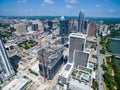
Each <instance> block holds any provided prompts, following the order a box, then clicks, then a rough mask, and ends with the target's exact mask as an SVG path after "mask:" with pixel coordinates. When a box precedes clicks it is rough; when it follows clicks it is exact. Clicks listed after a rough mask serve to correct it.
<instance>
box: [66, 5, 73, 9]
mask: <svg viewBox="0 0 120 90" xmlns="http://www.w3.org/2000/svg"><path fill="white" fill-rule="evenodd" d="M65 8H69V9H71V8H73V7H72V6H71V5H66V6H65Z"/></svg>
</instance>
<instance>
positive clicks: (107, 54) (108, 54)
mask: <svg viewBox="0 0 120 90" xmlns="http://www.w3.org/2000/svg"><path fill="white" fill-rule="evenodd" d="M113 55H114V56H115V57H116V58H120V54H116V53H106V54H105V56H113Z"/></svg>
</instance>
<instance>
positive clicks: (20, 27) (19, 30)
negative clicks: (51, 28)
mask: <svg viewBox="0 0 120 90" xmlns="http://www.w3.org/2000/svg"><path fill="white" fill-rule="evenodd" d="M26 33H27V26H26V25H25V24H22V23H21V24H16V35H18V36H21V35H25V34H26Z"/></svg>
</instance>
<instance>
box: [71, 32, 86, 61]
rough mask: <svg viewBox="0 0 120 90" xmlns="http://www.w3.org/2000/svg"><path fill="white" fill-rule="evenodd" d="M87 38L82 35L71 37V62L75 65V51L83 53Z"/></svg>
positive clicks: (75, 34)
mask: <svg viewBox="0 0 120 90" xmlns="http://www.w3.org/2000/svg"><path fill="white" fill-rule="evenodd" d="M86 36H87V35H85V34H82V33H71V34H70V36H69V40H70V42H69V62H70V63H73V53H74V50H78V51H83V50H84V48H85V44H86Z"/></svg>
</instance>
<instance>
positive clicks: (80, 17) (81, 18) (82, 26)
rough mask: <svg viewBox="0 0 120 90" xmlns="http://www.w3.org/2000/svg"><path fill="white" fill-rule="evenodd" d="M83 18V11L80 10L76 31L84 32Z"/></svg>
mask: <svg viewBox="0 0 120 90" xmlns="http://www.w3.org/2000/svg"><path fill="white" fill-rule="evenodd" d="M84 19H85V17H84V13H83V11H80V13H79V18H78V32H80V33H85V29H84Z"/></svg>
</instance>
